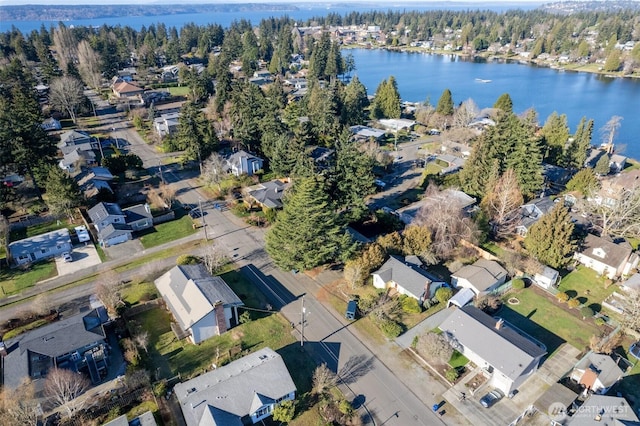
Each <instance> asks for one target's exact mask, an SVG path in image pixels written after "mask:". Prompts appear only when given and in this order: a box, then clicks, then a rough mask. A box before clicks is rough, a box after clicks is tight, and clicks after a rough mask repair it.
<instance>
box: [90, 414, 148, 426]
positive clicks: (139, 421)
mask: <svg viewBox="0 0 640 426" xmlns="http://www.w3.org/2000/svg"><path fill="white" fill-rule="evenodd" d="M157 425H158V423H157V422H156V419H155V418H154V417H153V413H152V412H151V411H145V412H144V413H142V414H140V415H139V416H138V417H135V418H133V419H131V421H129V420H127V415H126V414H123V415H121V416H120V417H116V418H115V419H113V420H111V421H110V422H108V423H105V424H103V425H102V426H157Z"/></svg>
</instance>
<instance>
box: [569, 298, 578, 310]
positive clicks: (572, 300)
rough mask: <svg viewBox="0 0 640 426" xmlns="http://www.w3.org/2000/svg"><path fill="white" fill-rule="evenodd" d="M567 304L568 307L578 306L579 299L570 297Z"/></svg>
mask: <svg viewBox="0 0 640 426" xmlns="http://www.w3.org/2000/svg"><path fill="white" fill-rule="evenodd" d="M567 305H569V307H570V308H572V309H573V308H577V307H578V306H580V301H579V300H578V299H571V300H569V301H568V302H567Z"/></svg>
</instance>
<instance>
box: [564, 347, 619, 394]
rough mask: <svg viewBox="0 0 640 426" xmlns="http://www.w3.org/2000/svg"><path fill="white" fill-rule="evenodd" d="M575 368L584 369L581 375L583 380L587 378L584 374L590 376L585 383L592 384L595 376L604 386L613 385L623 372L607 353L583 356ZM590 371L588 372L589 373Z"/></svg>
mask: <svg viewBox="0 0 640 426" xmlns="http://www.w3.org/2000/svg"><path fill="white" fill-rule="evenodd" d="M576 368H578V369H580V370H585V374H584V375H583V376H582V377H583V378H582V379H581V383H582V382H583V380H587V379H586V378H585V376H587V377H589V376H592V381H591V382H590V383H584V384H585V385H588V386H592V385H593V382H594V381H595V378H596V377H597V378H598V379H599V380H600V382H601V383H602V385H603V386H604V387H607V388H608V387H609V386H611V385H613V384H614V383H615V382H617V381H618V379H619V378H620V377H621V376H622V375H623V374H624V371H622V369H621V368H620V367H619V366H618V364H616V362H615V361H614V360H613V358H611V356H609V355H603V354H594V353H592V354H590V355H589V356H587V357H585V358H583V359H582V360H581V361H580V362H579V363H578V364H577V365H576ZM589 373H590V374H589Z"/></svg>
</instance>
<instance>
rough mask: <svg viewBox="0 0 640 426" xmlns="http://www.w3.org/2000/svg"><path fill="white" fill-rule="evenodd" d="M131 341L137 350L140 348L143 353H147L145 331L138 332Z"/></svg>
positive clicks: (147, 343)
mask: <svg viewBox="0 0 640 426" xmlns="http://www.w3.org/2000/svg"><path fill="white" fill-rule="evenodd" d="M133 341H134V342H135V343H136V345H137V346H138V348H142V349H143V350H144V351H145V353H148V352H149V348H148V346H149V333H148V332H147V331H146V330H139V331H138V332H137V333H136V334H135V335H134V336H133Z"/></svg>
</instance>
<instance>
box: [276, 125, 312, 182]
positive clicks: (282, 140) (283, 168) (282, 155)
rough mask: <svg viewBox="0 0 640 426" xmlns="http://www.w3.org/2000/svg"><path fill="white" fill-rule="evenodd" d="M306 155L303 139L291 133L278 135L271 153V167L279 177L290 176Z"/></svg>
mask: <svg viewBox="0 0 640 426" xmlns="http://www.w3.org/2000/svg"><path fill="white" fill-rule="evenodd" d="M304 155H305V146H304V143H302V141H300V140H299V139H297V138H295V137H293V138H292V137H291V136H290V135H286V134H284V135H283V134H280V135H276V139H275V141H274V144H273V149H272V150H271V154H270V155H269V168H270V169H271V171H272V172H273V173H275V174H276V176H278V177H286V176H289V175H290V174H291V173H292V172H293V170H294V169H295V167H296V165H297V164H298V163H299V162H300V161H301V160H302V158H303V157H304Z"/></svg>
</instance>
